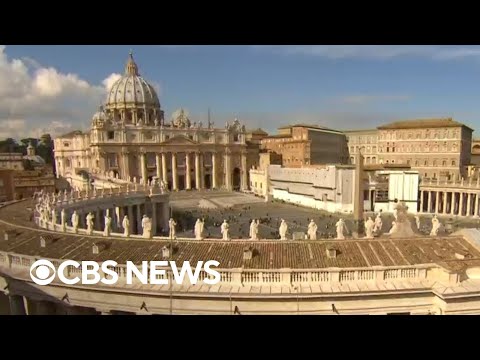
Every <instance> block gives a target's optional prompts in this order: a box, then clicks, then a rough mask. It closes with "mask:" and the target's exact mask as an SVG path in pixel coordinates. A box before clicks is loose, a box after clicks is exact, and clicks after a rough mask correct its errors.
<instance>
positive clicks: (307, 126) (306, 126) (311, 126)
mask: <svg viewBox="0 0 480 360" xmlns="http://www.w3.org/2000/svg"><path fill="white" fill-rule="evenodd" d="M294 127H303V128H308V129H313V130H326V131H334V132H340V131H338V130H334V129H330V128H328V127H325V126H320V125H314V124H302V123H298V124H292V125H286V126H282V127H279V128H278V130H283V129H290V128H294Z"/></svg>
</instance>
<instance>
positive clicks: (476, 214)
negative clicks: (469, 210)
mask: <svg viewBox="0 0 480 360" xmlns="http://www.w3.org/2000/svg"><path fill="white" fill-rule="evenodd" d="M478 195H479V193H476V194H475V207H474V209H473V216H476V217H478Z"/></svg>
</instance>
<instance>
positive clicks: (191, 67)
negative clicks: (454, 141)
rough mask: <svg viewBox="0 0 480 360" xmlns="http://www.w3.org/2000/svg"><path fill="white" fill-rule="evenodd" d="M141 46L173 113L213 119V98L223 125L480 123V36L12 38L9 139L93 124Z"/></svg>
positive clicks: (1, 51) (0, 114)
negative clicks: (106, 42)
mask: <svg viewBox="0 0 480 360" xmlns="http://www.w3.org/2000/svg"><path fill="white" fill-rule="evenodd" d="M130 49H132V50H133V52H134V58H135V60H136V62H137V64H138V66H139V69H140V73H141V75H142V76H144V77H145V78H146V79H147V80H148V81H150V82H151V83H153V84H154V85H155V86H156V87H157V88H158V89H159V95H160V102H161V104H162V107H163V108H164V110H165V112H166V115H167V116H170V114H171V113H172V112H174V111H175V110H176V109H178V108H179V107H184V108H186V109H188V111H189V113H190V116H191V118H192V119H194V120H195V119H199V120H202V119H204V118H205V117H206V114H207V109H208V107H210V108H211V113H212V117H213V119H214V120H215V122H216V123H217V124H222V125H223V124H224V123H225V121H227V120H231V119H233V118H234V117H238V118H239V120H240V121H243V122H245V123H246V125H247V127H262V128H264V129H266V130H267V131H270V132H275V130H276V128H277V127H278V126H281V125H285V124H287V123H293V122H308V123H312V124H321V125H325V126H330V127H333V128H338V129H352V128H371V127H375V126H377V125H379V124H382V123H386V122H389V121H394V120H399V119H410V118H427V117H453V118H455V119H456V120H459V121H462V122H464V123H466V124H468V125H470V126H472V127H474V128H477V127H478V126H479V125H480V102H479V101H478V99H479V96H480V82H479V79H480V47H478V46H465V45H462V46H436V45H429V46H421V45H406V46H393V45H384V46H382V45H367V46H361V45H350V46H332V45H328V46H323V45H314V46H158V45H157V46H137V45H125V46H78V45H77V46H5V47H3V48H0V96H3V99H2V100H0V125H2V124H3V125H4V126H2V127H1V128H0V137H1V136H2V135H4V136H7V135H8V134H10V133H12V134H13V133H15V132H17V133H18V132H21V131H22V126H23V129H25V131H30V132H31V131H37V132H42V131H44V130H48V131H51V132H54V133H55V132H62V131H64V130H69V129H73V128H83V129H85V128H86V127H88V124H89V121H90V118H91V115H93V113H94V112H95V111H96V108H97V107H98V105H99V104H100V102H101V101H102V100H103V98H104V96H105V91H106V90H105V86H106V85H108V84H109V83H111V82H109V81H106V79H110V80H111V79H115V76H118V74H121V73H123V71H124V66H125V62H126V59H127V56H128V52H129V50H130ZM5 77H6V78H5ZM2 78H3V79H2ZM35 108H36V109H37V111H36V110H35ZM2 122H3V123H2ZM11 124H13V126H10V125H11Z"/></svg>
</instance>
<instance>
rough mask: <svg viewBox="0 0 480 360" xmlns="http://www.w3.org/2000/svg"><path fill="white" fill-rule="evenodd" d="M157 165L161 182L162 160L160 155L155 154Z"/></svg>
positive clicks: (158, 177)
mask: <svg viewBox="0 0 480 360" xmlns="http://www.w3.org/2000/svg"><path fill="white" fill-rule="evenodd" d="M155 165H156V167H157V179H158V181H160V179H161V178H162V158H161V155H160V154H155Z"/></svg>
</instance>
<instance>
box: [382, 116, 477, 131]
mask: <svg viewBox="0 0 480 360" xmlns="http://www.w3.org/2000/svg"><path fill="white" fill-rule="evenodd" d="M462 126H465V127H467V128H469V127H468V126H466V125H465V124H462V123H459V122H457V121H455V120H453V119H452V118H446V119H417V120H404V121H395V122H392V123H390V124H386V125H381V126H379V127H377V129H379V130H388V129H424V128H443V127H462ZM469 129H470V128H469Z"/></svg>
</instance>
